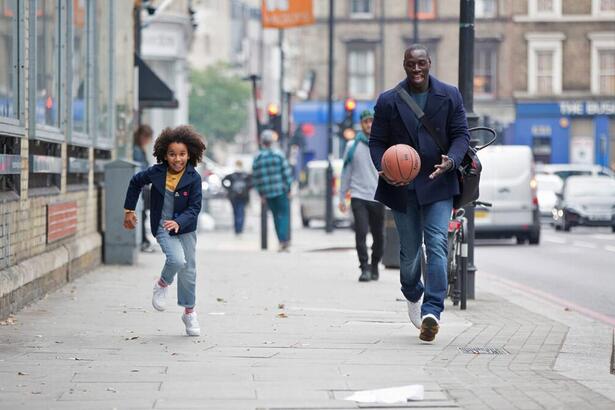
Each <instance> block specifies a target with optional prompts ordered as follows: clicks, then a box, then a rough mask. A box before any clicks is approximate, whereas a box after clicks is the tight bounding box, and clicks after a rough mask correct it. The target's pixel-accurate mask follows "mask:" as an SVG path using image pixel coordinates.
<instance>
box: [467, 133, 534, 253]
mask: <svg viewBox="0 0 615 410" xmlns="http://www.w3.org/2000/svg"><path fill="white" fill-rule="evenodd" d="M478 157H479V158H480V161H481V163H482V165H483V172H482V174H481V180H480V188H479V189H480V200H481V201H485V202H490V203H491V204H493V206H492V207H491V208H482V207H477V208H476V213H475V221H476V237H477V238H481V237H488V238H510V237H516V238H517V243H519V244H522V243H524V242H525V241H526V240H527V241H529V243H530V244H532V245H537V244H538V243H539V242H540V211H539V208H538V199H537V196H536V180H535V179H534V162H533V157H532V151H531V149H530V147H528V146H523V145H498V146H491V147H487V148H485V149H484V150H481V151H479V152H478Z"/></svg>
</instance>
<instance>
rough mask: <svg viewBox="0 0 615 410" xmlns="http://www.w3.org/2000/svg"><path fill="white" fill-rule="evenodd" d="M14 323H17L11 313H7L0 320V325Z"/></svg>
mask: <svg viewBox="0 0 615 410" xmlns="http://www.w3.org/2000/svg"><path fill="white" fill-rule="evenodd" d="M15 323H17V319H15V316H13V315H9V317H7V318H6V319H4V320H0V326H11V325H14V324H15Z"/></svg>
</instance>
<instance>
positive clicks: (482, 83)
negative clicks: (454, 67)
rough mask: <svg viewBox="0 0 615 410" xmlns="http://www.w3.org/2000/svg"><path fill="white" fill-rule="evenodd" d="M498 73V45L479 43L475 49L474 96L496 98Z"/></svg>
mask: <svg viewBox="0 0 615 410" xmlns="http://www.w3.org/2000/svg"><path fill="white" fill-rule="evenodd" d="M496 73H497V45H496V44H494V43H487V42H477V43H476V48H475V49H474V95H475V96H476V97H486V98H489V97H495V95H496V84H497V83H496Z"/></svg>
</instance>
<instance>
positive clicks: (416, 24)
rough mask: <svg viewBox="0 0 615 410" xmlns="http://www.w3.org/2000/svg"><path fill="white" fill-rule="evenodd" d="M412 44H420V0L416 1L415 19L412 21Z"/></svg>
mask: <svg viewBox="0 0 615 410" xmlns="http://www.w3.org/2000/svg"><path fill="white" fill-rule="evenodd" d="M412 30H413V33H412V42H413V43H414V44H418V42H419V0H414V18H413V19H412Z"/></svg>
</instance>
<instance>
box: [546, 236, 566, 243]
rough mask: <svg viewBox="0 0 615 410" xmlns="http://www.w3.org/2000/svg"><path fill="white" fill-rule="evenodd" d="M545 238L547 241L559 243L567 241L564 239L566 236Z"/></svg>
mask: <svg viewBox="0 0 615 410" xmlns="http://www.w3.org/2000/svg"><path fill="white" fill-rule="evenodd" d="M544 240H545V241H547V242H552V243H559V244H564V243H566V242H567V241H566V239H564V238H557V237H546V238H545V239H544Z"/></svg>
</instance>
